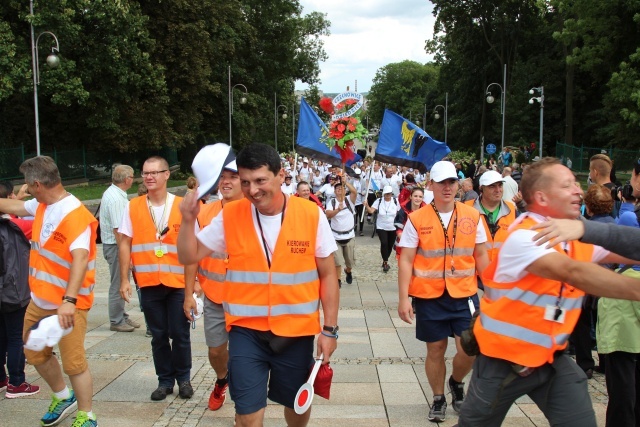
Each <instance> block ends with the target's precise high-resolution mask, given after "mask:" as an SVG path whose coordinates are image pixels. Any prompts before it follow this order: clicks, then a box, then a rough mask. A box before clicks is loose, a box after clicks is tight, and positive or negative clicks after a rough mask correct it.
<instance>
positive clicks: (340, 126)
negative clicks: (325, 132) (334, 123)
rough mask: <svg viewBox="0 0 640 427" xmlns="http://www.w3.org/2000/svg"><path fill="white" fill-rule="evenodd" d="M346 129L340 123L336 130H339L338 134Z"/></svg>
mask: <svg viewBox="0 0 640 427" xmlns="http://www.w3.org/2000/svg"><path fill="white" fill-rule="evenodd" d="M346 128H347V127H346V126H345V125H343V124H342V123H340V124H339V125H338V130H339V131H340V132H344V130H345V129H346Z"/></svg>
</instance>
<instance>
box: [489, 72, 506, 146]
mask: <svg viewBox="0 0 640 427" xmlns="http://www.w3.org/2000/svg"><path fill="white" fill-rule="evenodd" d="M502 76H503V81H502V86H501V85H500V83H491V84H490V85H489V86H487V90H486V91H485V92H486V96H487V103H489V104H493V102H494V101H495V98H494V97H493V95H491V92H489V88H490V87H491V86H494V85H495V86H498V87H499V88H500V114H502V140H501V141H502V142H501V147H500V152H501V153H502V151H503V150H504V116H505V110H506V104H505V100H506V93H505V90H506V88H507V64H505V65H504V72H503V73H502Z"/></svg>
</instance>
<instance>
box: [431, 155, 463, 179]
mask: <svg viewBox="0 0 640 427" xmlns="http://www.w3.org/2000/svg"><path fill="white" fill-rule="evenodd" d="M430 176H431V179H432V180H433V181H434V182H442V181H444V180H446V179H458V172H457V171H456V167H455V165H454V164H453V163H451V162H448V161H446V160H442V161H439V162H436V163H435V164H434V165H433V166H432V167H431V174H430Z"/></svg>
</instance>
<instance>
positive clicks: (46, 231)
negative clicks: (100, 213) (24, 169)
mask: <svg viewBox="0 0 640 427" xmlns="http://www.w3.org/2000/svg"><path fill="white" fill-rule="evenodd" d="M39 204H40V203H39V202H38V201H37V200H36V199H31V200H27V201H26V202H25V203H24V208H25V210H26V211H27V212H29V215H31V216H35V215H36V210H37V209H38V205H39ZM80 205H81V202H80V200H78V199H77V198H76V197H75V196H73V195H71V194H70V195H68V196H66V197H64V198H62V199H61V200H60V201H58V202H56V203H53V204H51V205H48V206H47V208H46V209H45V211H44V215H43V216H44V218H43V220H42V229H41V230H40V245H41V246H42V245H44V244H45V243H46V241H47V240H49V237H50V236H51V234H52V233H53V232H54V231H55V230H56V228H58V226H59V225H60V222H61V221H62V220H63V219H64V217H66V216H67V215H68V214H69V213H70V212H71V211H73V210H75V209H77V208H78V207H79V206H80ZM90 248H91V227H89V226H87V228H86V229H85V230H84V231H83V232H82V234H80V235H79V236H78V237H77V238H76V240H74V241H73V242H71V245H69V251H73V250H75V249H86V250H87V251H89V249H90ZM31 299H32V300H33V302H34V303H35V304H36V305H37V306H38V307H40V308H42V309H44V310H54V309H56V308H58V307H59V306H60V304H52V303H50V302H49V301H45V300H43V299H40V298H38V297H36V296H35V295H34V294H33V292H32V293H31Z"/></svg>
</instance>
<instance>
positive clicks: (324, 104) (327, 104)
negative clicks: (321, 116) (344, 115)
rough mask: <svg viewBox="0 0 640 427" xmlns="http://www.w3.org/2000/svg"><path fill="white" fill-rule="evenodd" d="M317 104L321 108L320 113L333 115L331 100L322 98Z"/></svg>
mask: <svg viewBox="0 0 640 427" xmlns="http://www.w3.org/2000/svg"><path fill="white" fill-rule="evenodd" d="M318 104H319V105H320V108H322V111H324V112H325V113H327V114H333V113H334V109H333V100H332V99H331V98H327V97H324V98H322V99H320V102H318Z"/></svg>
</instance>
